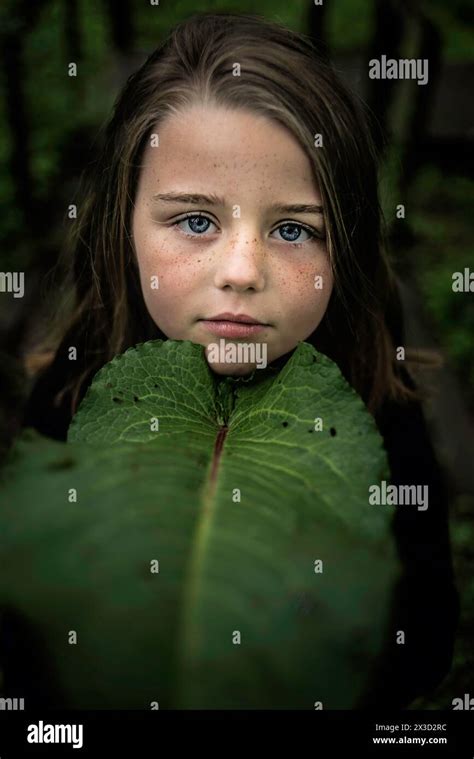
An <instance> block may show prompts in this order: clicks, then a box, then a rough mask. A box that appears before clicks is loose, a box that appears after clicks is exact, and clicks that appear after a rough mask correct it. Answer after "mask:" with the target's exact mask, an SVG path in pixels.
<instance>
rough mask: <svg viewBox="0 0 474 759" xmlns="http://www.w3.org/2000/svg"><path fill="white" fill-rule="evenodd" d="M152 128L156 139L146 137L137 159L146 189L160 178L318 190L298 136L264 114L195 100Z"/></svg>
mask: <svg viewBox="0 0 474 759" xmlns="http://www.w3.org/2000/svg"><path fill="white" fill-rule="evenodd" d="M154 133H155V134H158V136H159V141H158V145H157V146H155V147H153V146H152V145H151V143H149V144H148V145H147V148H146V150H145V153H144V156H143V160H142V179H143V183H144V184H145V185H146V186H148V187H149V188H150V189H151V188H156V187H157V186H158V184H159V185H160V187H163V188H165V187H166V188H167V187H168V186H170V187H171V185H172V186H173V187H178V186H179V187H183V188H185V186H186V189H194V190H195V191H198V190H199V189H202V187H204V185H206V186H205V188H204V189H210V188H209V186H208V185H209V183H212V189H213V190H214V191H216V190H217V189H218V187H221V188H222V190H223V191H224V190H225V189H229V188H231V189H232V188H233V189H235V190H237V189H238V188H242V187H243V186H248V185H249V184H251V185H253V186H254V185H258V187H259V188H261V189H262V190H263V189H264V190H266V191H268V190H269V189H270V188H271V189H279V190H280V191H281V188H284V189H286V190H288V191H291V192H293V191H294V192H302V191H305V192H306V197H307V193H308V191H310V192H311V193H312V195H313V197H315V193H316V192H317V189H316V186H315V182H314V178H313V171H312V166H311V163H310V161H309V159H308V157H307V155H306V153H305V152H304V150H303V149H302V147H301V145H300V144H299V142H298V141H297V139H296V138H295V137H294V136H293V135H292V134H291V132H290V131H289V130H288V129H286V128H285V127H284V126H283V125H281V124H279V123H277V122H275V121H273V120H271V119H269V118H267V117H266V116H263V115H260V114H254V113H252V112H250V111H248V110H244V109H229V108H224V107H220V106H198V105H196V106H192V107H190V108H188V109H186V110H184V111H181V112H179V113H177V114H173V115H169V116H167V117H166V118H165V119H164V120H163V121H162V122H161V123H160V124H159V126H158V127H157V128H156V129H155V130H154ZM190 181H192V182H193V186H192V188H191V187H190V186H189V182H190ZM196 182H197V183H200V187H198V186H197V185H196ZM201 186H202V187H201Z"/></svg>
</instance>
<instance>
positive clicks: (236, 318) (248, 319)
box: [204, 311, 264, 325]
mask: <svg viewBox="0 0 474 759" xmlns="http://www.w3.org/2000/svg"><path fill="white" fill-rule="evenodd" d="M204 321H212V322H238V323H239V324H262V325H264V322H261V321H259V320H258V319H254V318H253V316H249V315H248V314H231V313H230V312H229V311H225V312H224V313H223V314H217V315H216V316H210V317H209V319H205V320H204Z"/></svg>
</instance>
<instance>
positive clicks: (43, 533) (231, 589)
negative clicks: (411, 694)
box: [0, 340, 400, 709]
mask: <svg viewBox="0 0 474 759" xmlns="http://www.w3.org/2000/svg"><path fill="white" fill-rule="evenodd" d="M318 418H320V419H322V425H323V429H322V430H318V429H317V426H318V425H317V424H315V420H316V419H318ZM153 420H155V422H154V421H153ZM156 420H158V422H159V425H158V430H157V431H153V429H156ZM153 424H154V425H155V427H153ZM315 428H316V429H315ZM388 475H389V472H388V467H387V460H386V455H385V451H384V448H383V443H382V438H381V436H380V435H379V433H378V431H377V428H376V425H375V422H374V420H373V418H372V416H371V415H370V414H369V413H368V411H367V410H366V408H365V406H364V404H363V402H362V400H361V399H360V398H359V397H358V396H357V394H356V393H355V391H354V390H353V389H352V388H351V387H350V386H349V385H348V384H347V382H346V381H345V380H344V378H343V377H342V375H341V373H340V371H339V369H338V367H337V366H336V365H335V364H334V363H333V362H331V361H330V360H329V359H328V358H327V357H325V356H323V355H321V354H318V353H317V352H316V351H315V350H314V348H312V347H311V346H310V345H308V344H306V343H299V344H298V346H297V348H296V349H295V351H294V352H293V353H292V355H291V357H290V358H289V359H288V361H287V363H286V364H285V366H284V367H283V368H282V369H281V370H280V371H278V370H277V369H275V368H274V367H271V366H270V367H267V369H264V370H255V371H254V372H253V374H252V375H251V376H250V377H247V378H235V379H234V378H232V377H218V376H217V375H215V374H214V373H213V372H212V370H211V369H210V367H209V366H208V364H207V361H206V359H205V355H204V349H203V347H202V346H199V345H196V344H194V343H191V342H189V341H164V342H163V341H159V340H158V341H152V342H149V343H144V344H141V345H139V346H137V347H136V348H133V349H130V350H128V351H127V352H126V353H124V354H123V355H121V356H117V357H116V358H115V359H113V361H111V362H110V364H108V365H107V366H105V367H104V368H103V369H102V370H101V371H100V372H99V373H98V374H97V375H96V377H95V379H94V382H93V383H92V385H91V387H90V388H89V390H88V392H87V394H86V397H85V398H84V400H83V402H82V404H81V406H80V408H79V411H78V413H77V414H76V417H75V418H74V420H73V422H72V424H71V426H70V429H69V434H68V443H67V444H61V443H55V442H53V441H49V440H45V439H44V438H41V437H40V436H38V435H36V434H32V433H31V432H28V433H24V435H23V436H22V437H21V438H20V439H19V440H18V441H17V445H16V447H15V448H14V450H13V452H12V454H11V456H10V458H9V460H8V464H7V466H6V467H5V469H4V472H3V478H4V487H3V490H4V507H3V508H2V510H1V512H0V530H1V533H0V534H2V535H3V541H2V548H1V554H2V555H1V561H2V564H3V566H4V571H3V573H2V576H1V578H0V601H1V603H2V605H4V606H5V607H6V608H7V609H8V610H12V609H13V610H14V611H15V614H16V615H19V616H20V618H21V619H22V620H24V624H26V626H27V629H28V630H29V629H30V628H31V630H34V631H35V633H36V634H37V638H36V639H37V640H40V641H41V645H40V650H38V652H37V653H38V656H39V657H41V661H44V662H49V663H52V664H51V666H49V664H48V666H46V665H45V667H46V669H47V671H48V673H49V674H48V677H49V686H48V687H49V692H50V693H52V694H53V695H52V696H50V698H51V700H52V701H53V702H54V699H56V701H57V704H58V705H61V706H68V707H71V708H143V709H148V708H150V702H152V701H158V702H159V705H160V708H178V709H181V708H269V709H278V708H299V709H304V708H308V709H313V708H314V703H315V702H322V704H323V708H325V709H328V708H329V709H330V708H354V707H355V706H356V705H357V704H358V703H359V702H360V700H361V699H362V697H363V695H364V693H365V691H366V689H367V688H368V687H369V683H370V676H371V673H372V672H373V670H374V668H375V667H376V666H377V664H378V662H379V660H380V657H381V656H382V654H383V651H384V647H385V644H386V635H387V633H388V624H389V622H388V620H389V614H390V609H391V601H392V593H393V590H394V584H395V582H396V581H397V580H398V576H399V571H400V567H399V564H398V559H397V557H396V551H395V547H394V541H393V538H392V535H391V530H390V522H391V512H390V511H388V510H384V507H380V506H379V507H377V506H370V505H369V503H368V488H369V486H370V485H371V484H375V483H377V482H378V481H380V479H383V478H388ZM71 488H75V489H76V490H77V502H69V500H68V493H69V491H70V489H71ZM153 560H158V562H159V572H155V573H153V572H151V571H150V570H151V562H152V561H153ZM318 561H321V562H322V571H320V572H318V571H315V567H316V566H318V568H319V569H321V565H316V564H315V562H318ZM7 622H8V620H6V623H7ZM71 630H74V631H76V632H77V636H78V640H77V644H76V645H70V644H69V643H68V634H69V631H71ZM239 634H240V644H239V643H238V642H237V641H238V638H239ZM25 640H26V637H25ZM25 645H26V644H25ZM38 645H39V644H38ZM51 673H54V677H53V675H52V674H51ZM38 677H39V676H38Z"/></svg>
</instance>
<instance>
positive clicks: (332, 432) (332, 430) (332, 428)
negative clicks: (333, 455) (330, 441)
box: [329, 427, 336, 437]
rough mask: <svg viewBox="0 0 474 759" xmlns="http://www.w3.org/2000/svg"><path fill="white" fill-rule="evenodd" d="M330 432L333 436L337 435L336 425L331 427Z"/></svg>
mask: <svg viewBox="0 0 474 759" xmlns="http://www.w3.org/2000/svg"><path fill="white" fill-rule="evenodd" d="M329 432H330V433H331V437H335V435H336V430H335V428H334V427H331V429H330V430H329Z"/></svg>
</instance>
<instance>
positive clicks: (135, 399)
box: [133, 395, 140, 403]
mask: <svg viewBox="0 0 474 759" xmlns="http://www.w3.org/2000/svg"><path fill="white" fill-rule="evenodd" d="M133 400H134V401H135V403H138V401H139V400H140V398H138V397H137V396H136V395H134V396H133Z"/></svg>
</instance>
